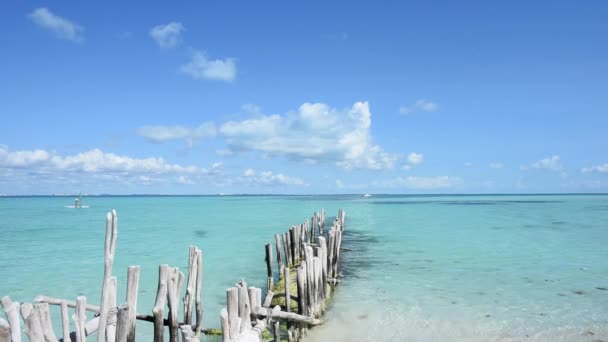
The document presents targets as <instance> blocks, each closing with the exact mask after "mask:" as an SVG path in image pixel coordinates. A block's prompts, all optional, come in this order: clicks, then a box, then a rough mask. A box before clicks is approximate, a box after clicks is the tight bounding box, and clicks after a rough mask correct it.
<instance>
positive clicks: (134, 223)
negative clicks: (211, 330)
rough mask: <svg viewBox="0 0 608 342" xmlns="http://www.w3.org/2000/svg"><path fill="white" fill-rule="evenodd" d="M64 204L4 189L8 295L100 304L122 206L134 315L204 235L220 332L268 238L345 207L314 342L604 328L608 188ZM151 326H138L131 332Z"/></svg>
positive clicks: (564, 335) (549, 336) (260, 276)
mask: <svg viewBox="0 0 608 342" xmlns="http://www.w3.org/2000/svg"><path fill="white" fill-rule="evenodd" d="M70 200H71V198H62V197H37V198H0V215H1V217H2V220H0V233H2V241H3V242H4V243H3V246H5V248H4V253H3V254H2V255H1V256H0V272H1V274H3V275H9V276H8V277H4V278H3V279H2V281H0V295H4V294H10V296H11V297H12V298H13V300H19V301H30V300H31V299H33V298H34V297H35V296H36V295H38V294H47V295H50V296H55V297H61V298H75V297H76V296H77V295H78V294H84V295H86V296H87V298H88V300H89V302H91V303H98V302H99V296H100V288H101V286H100V285H101V277H102V276H103V240H104V239H103V236H104V232H105V222H104V217H105V213H106V212H107V211H108V210H110V209H112V208H116V209H117V210H118V215H119V232H118V243H117V255H116V261H115V266H114V274H115V275H116V276H118V280H119V288H118V293H119V296H118V297H119V301H120V300H121V299H122V298H123V295H122V294H123V293H124V290H125V281H126V279H125V278H126V268H127V266H128V265H132V264H139V265H141V267H142V270H141V282H140V294H139V296H140V298H139V305H138V312H140V313H141V312H151V309H152V306H153V303H154V298H155V292H156V286H157V272H158V265H159V264H161V263H168V264H170V265H172V266H179V267H180V268H185V267H186V264H187V260H188V246H189V245H190V244H195V245H197V246H199V247H200V248H201V249H202V250H203V254H204V283H203V291H204V296H203V308H204V325H205V326H206V327H218V326H219V320H218V313H219V310H220V308H221V307H222V306H223V305H224V302H225V289H226V288H227V287H229V286H231V285H233V284H234V283H235V282H237V281H238V280H240V279H241V278H245V280H247V282H248V283H249V284H250V285H255V286H258V287H264V284H265V280H264V277H265V266H264V243H266V242H269V241H273V240H274V239H273V235H274V233H277V232H283V231H285V230H286V229H287V228H288V227H289V226H290V225H291V224H295V223H299V222H301V221H303V220H304V219H305V218H306V217H310V215H311V214H312V212H313V211H314V210H319V209H320V208H321V207H324V208H325V209H326V211H327V213H328V216H329V217H330V219H331V217H332V216H333V214H335V213H336V212H337V210H338V209H339V208H343V209H345V210H346V213H347V226H346V233H345V238H344V239H345V240H344V242H343V247H344V248H346V249H347V250H345V251H343V252H342V258H343V267H342V273H343V275H344V278H343V281H342V284H341V286H340V287H339V290H338V292H337V293H336V296H335V300H334V301H333V302H332V305H331V308H330V313H329V317H330V319H329V321H328V322H327V323H326V324H325V325H324V326H322V327H320V328H317V329H313V330H312V331H311V333H310V334H309V340H313V341H330V340H331V341H398V340H406V339H407V340H408V341H429V340H436V341H515V340H539V341H556V340H557V341H559V340H563V341H573V340H575V341H576V340H581V341H586V340H589V341H593V340H598V339H608V328H607V327H608V290H606V289H608V261H607V260H608V248H606V242H608V196H606V195H594V196H591V195H589V196H588V195H559V196H557V195H551V196H372V197H370V198H361V197H360V196H241V197H239V196H234V197H233V196H222V197H91V198H86V199H85V204H87V205H90V206H91V208H89V209H82V210H70V209H67V208H64V207H63V206H64V205H66V203H67V204H68V205H69V204H70ZM182 293H183V292H182ZM52 314H53V316H54V317H59V312H58V310H55V311H53V312H52ZM57 322H58V320H57ZM151 328H152V327H151V324H148V323H145V322H140V323H139V324H138V337H140V339H142V340H146V339H148V338H149V336H150V335H149V334H150V333H151ZM56 331H60V329H59V325H57V327H56Z"/></svg>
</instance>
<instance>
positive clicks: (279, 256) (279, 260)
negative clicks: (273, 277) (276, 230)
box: [274, 234, 283, 279]
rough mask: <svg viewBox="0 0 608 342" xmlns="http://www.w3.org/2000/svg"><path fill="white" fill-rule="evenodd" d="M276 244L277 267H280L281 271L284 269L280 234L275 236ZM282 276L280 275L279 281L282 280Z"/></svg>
mask: <svg viewBox="0 0 608 342" xmlns="http://www.w3.org/2000/svg"><path fill="white" fill-rule="evenodd" d="M274 242H275V244H276V249H277V266H279V270H282V269H283V256H282V253H281V248H282V246H281V238H280V236H279V234H274ZM281 277H282V275H281V274H279V279H281Z"/></svg>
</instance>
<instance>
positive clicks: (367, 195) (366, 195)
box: [363, 194, 372, 197]
mask: <svg viewBox="0 0 608 342" xmlns="http://www.w3.org/2000/svg"><path fill="white" fill-rule="evenodd" d="M363 197H372V195H370V194H365V195H363Z"/></svg>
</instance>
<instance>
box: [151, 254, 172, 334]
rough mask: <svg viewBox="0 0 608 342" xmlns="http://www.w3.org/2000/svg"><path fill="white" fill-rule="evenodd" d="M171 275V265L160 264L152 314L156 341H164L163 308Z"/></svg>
mask: <svg viewBox="0 0 608 342" xmlns="http://www.w3.org/2000/svg"><path fill="white" fill-rule="evenodd" d="M168 277H169V266H168V265H160V267H159V268H158V289H157V291H156V302H155V304H154V309H152V314H153V315H154V341H155V342H164V338H163V334H164V331H165V327H164V322H163V310H164V308H165V299H166V298H167V279H168Z"/></svg>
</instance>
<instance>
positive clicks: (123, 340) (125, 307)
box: [116, 303, 131, 342]
mask: <svg viewBox="0 0 608 342" xmlns="http://www.w3.org/2000/svg"><path fill="white" fill-rule="evenodd" d="M130 311H131V308H130V307H129V304H127V303H123V304H121V305H120V306H119V307H118V308H117V309H116V342H127V336H128V334H129V330H130V328H131V327H130V325H131V322H130V321H129V319H130V318H129V316H130Z"/></svg>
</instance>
